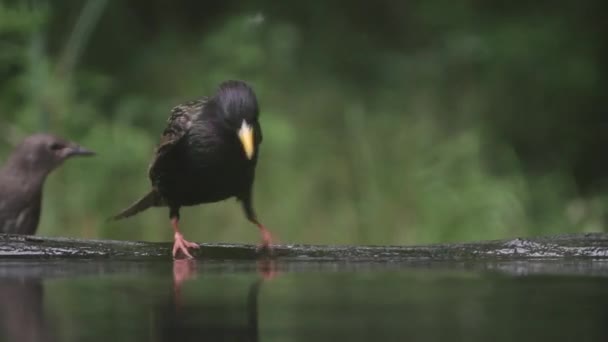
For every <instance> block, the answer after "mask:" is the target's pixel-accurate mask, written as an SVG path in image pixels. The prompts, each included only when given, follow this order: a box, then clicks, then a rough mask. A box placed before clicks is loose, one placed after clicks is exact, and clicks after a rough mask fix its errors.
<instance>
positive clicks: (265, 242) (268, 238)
mask: <svg viewBox="0 0 608 342" xmlns="http://www.w3.org/2000/svg"><path fill="white" fill-rule="evenodd" d="M240 200H241V204H242V205H243V210H244V211H245V216H247V219H248V220H249V222H251V223H253V224H255V225H256V226H257V227H258V229H259V230H260V234H261V235H262V243H261V244H260V245H259V246H258V248H257V249H258V250H260V249H268V250H269V251H270V252H272V247H271V244H272V240H273V239H272V234H270V231H269V230H268V229H266V227H264V225H263V224H261V223H260V221H258V219H257V216H256V214H255V211H254V210H253V205H252V203H251V191H249V192H248V193H246V194H245V195H244V196H243V197H241V198H240Z"/></svg>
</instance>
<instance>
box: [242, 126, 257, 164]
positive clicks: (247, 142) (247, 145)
mask: <svg viewBox="0 0 608 342" xmlns="http://www.w3.org/2000/svg"><path fill="white" fill-rule="evenodd" d="M239 139H240V140H241V144H243V149H244V150H245V154H246V155H247V159H251V158H253V152H254V151H255V147H254V146H253V128H251V126H250V125H249V124H247V122H245V120H243V124H242V125H241V128H240V129H239Z"/></svg>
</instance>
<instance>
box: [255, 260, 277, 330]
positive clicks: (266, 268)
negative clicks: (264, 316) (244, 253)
mask: <svg viewBox="0 0 608 342" xmlns="http://www.w3.org/2000/svg"><path fill="white" fill-rule="evenodd" d="M257 271H258V274H259V275H260V276H261V278H259V279H258V280H257V281H255V282H254V283H253V284H251V286H250V287H249V293H248V294H247V316H248V321H249V331H250V334H249V335H250V336H249V337H250V340H251V341H258V340H259V338H260V336H259V334H260V333H259V326H258V325H259V324H258V297H259V295H260V288H261V287H262V284H264V282H265V281H269V280H271V279H273V278H274V277H276V276H277V275H278V271H277V266H276V263H275V261H274V260H270V259H266V258H264V259H260V260H258V261H257Z"/></svg>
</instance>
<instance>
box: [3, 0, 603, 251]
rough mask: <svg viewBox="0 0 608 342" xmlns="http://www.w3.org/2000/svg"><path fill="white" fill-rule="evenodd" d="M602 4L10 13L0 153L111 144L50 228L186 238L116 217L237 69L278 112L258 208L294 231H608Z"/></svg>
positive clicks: (234, 212)
mask: <svg viewBox="0 0 608 342" xmlns="http://www.w3.org/2000/svg"><path fill="white" fill-rule="evenodd" d="M603 7H605V5H604V4H603V2H600V1H586V2H582V3H581V4H578V3H577V4H574V3H572V4H567V3H564V4H553V3H547V4H543V3H538V4H523V3H522V4H516V3H502V4H499V3H495V4H489V3H488V4H486V3H479V2H473V1H464V2H448V1H431V2H428V1H427V2H424V1H419V2H395V1H388V0H385V1H380V2H377V3H376V2H374V4H373V5H372V4H371V3H369V2H363V1H355V2H353V3H352V4H351V5H349V7H348V8H345V7H344V6H343V4H341V3H340V2H335V1H334V2H331V1H330V2H299V3H292V4H289V5H286V4H279V3H275V2H270V1H263V0H258V1H253V2H247V3H246V4H245V3H240V2H237V1H227V2H221V4H220V3H215V2H205V1H201V2H187V1H184V2H170V3H169V2H165V1H160V0H154V1H145V2H144V1H136V0H126V1H95V0H92V1H87V2H85V1H83V2H68V1H29V2H16V3H14V4H11V5H7V4H3V5H0V80H1V81H0V125H2V127H0V129H1V132H0V133H1V134H2V136H3V137H4V138H5V139H4V140H3V141H1V142H0V157H1V158H2V160H3V159H4V157H5V156H6V154H7V153H8V152H9V150H10V148H11V143H14V142H15V141H16V140H18V139H19V138H20V137H22V136H23V135H24V134H29V133H32V132H35V131H41V130H44V131H50V132H53V133H56V134H58V135H61V136H64V137H66V138H69V139H72V140H75V141H78V142H80V143H82V144H83V145H84V146H87V147H89V148H91V149H93V150H96V151H97V152H98V153H99V155H98V156H97V157H96V158H93V159H86V160H84V159H82V160H70V161H69V162H67V163H66V165H64V167H63V168H62V169H60V170H58V171H57V172H55V173H54V174H52V176H51V177H50V178H49V182H48V183H47V186H46V189H45V197H44V208H43V217H42V222H41V229H40V234H43V235H66V236H79V237H103V238H116V239H146V240H169V239H170V236H171V235H170V229H169V224H168V211H167V210H163V209H153V210H149V211H147V212H145V213H143V214H140V215H139V216H137V217H135V218H131V219H129V220H126V221H119V222H115V223H114V222H108V221H106V219H107V217H109V216H111V215H112V214H114V213H115V212H117V211H119V210H120V209H122V208H123V207H125V206H126V205H128V204H129V203H131V201H133V200H135V199H137V198H138V196H140V195H142V194H144V193H145V192H146V191H147V190H148V188H149V181H148V179H147V166H148V163H149V161H150V159H151V157H152V153H153V149H154V146H155V144H156V142H157V139H158V137H159V134H160V132H161V131H162V129H163V127H164V124H165V120H166V117H167V116H168V114H169V110H170V109H171V108H172V106H173V105H175V104H177V103H180V102H182V101H186V100H190V99H194V98H197V97H199V96H202V95H206V94H210V93H212V92H213V91H214V88H215V86H216V85H217V84H218V83H219V82H221V81H222V80H225V79H233V78H236V79H244V80H247V81H248V82H250V83H251V84H252V85H253V86H254V87H255V89H256V91H257V94H258V97H259V100H260V103H261V106H262V125H263V129H264V137H265V138H264V144H263V145H262V154H261V159H260V162H259V166H258V172H257V181H256V186H255V189H256V190H255V199H256V201H255V202H256V207H257V211H258V215H259V217H260V218H261V220H262V221H263V222H264V223H265V224H266V225H267V226H268V227H269V228H270V229H271V230H272V231H273V232H275V234H276V235H277V236H278V237H279V239H280V241H281V242H289V243H365V244H401V243H422V242H425V243H426V242H441V241H457V240H461V241H462V240H476V239H493V238H503V237H512V236H525V235H538V234H550V233H563V232H577V231H598V230H603V229H604V221H603V220H604V215H605V213H606V209H605V207H606V204H608V203H607V202H606V199H605V195H606V192H605V187H604V186H603V180H604V176H605V174H608V166H607V165H605V163H604V162H602V161H598V159H601V157H602V155H601V152H603V150H604V147H605V146H606V143H607V142H608V141H607V140H606V137H605V136H606V135H605V134H604V131H603V130H602V128H608V119H606V118H605V116H606V115H605V114H606V113H605V104H604V99H603V96H604V95H605V91H606V78H605V77H604V76H605V75H606V68H605V60H606V59H605V58H603V57H606V56H607V53H606V52H607V51H608V49H606V43H605V33H606V32H608V29H607V28H608V27H607V24H606V23H605V20H603V19H601V16H600V15H599V13H604V12H603ZM603 171H606V173H604V172H603ZM183 228H184V232H185V234H186V236H187V237H188V238H189V239H193V240H197V241H230V242H255V241H257V238H258V236H257V231H256V229H255V228H254V227H253V226H252V225H251V224H249V223H248V222H247V221H246V220H245V219H244V217H243V215H242V213H241V211H240V208H239V206H238V205H237V203H235V202H234V201H226V202H222V203H218V204H211V205H205V206H199V207H194V208H188V209H186V210H184V212H183Z"/></svg>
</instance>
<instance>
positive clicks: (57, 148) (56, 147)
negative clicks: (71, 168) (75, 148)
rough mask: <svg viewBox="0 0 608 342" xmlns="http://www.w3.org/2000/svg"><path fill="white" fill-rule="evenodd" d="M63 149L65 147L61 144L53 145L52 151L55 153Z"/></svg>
mask: <svg viewBox="0 0 608 342" xmlns="http://www.w3.org/2000/svg"><path fill="white" fill-rule="evenodd" d="M63 147H64V146H63V145H62V144H60V143H52V144H51V150H53V151H58V150H61V149H63Z"/></svg>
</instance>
